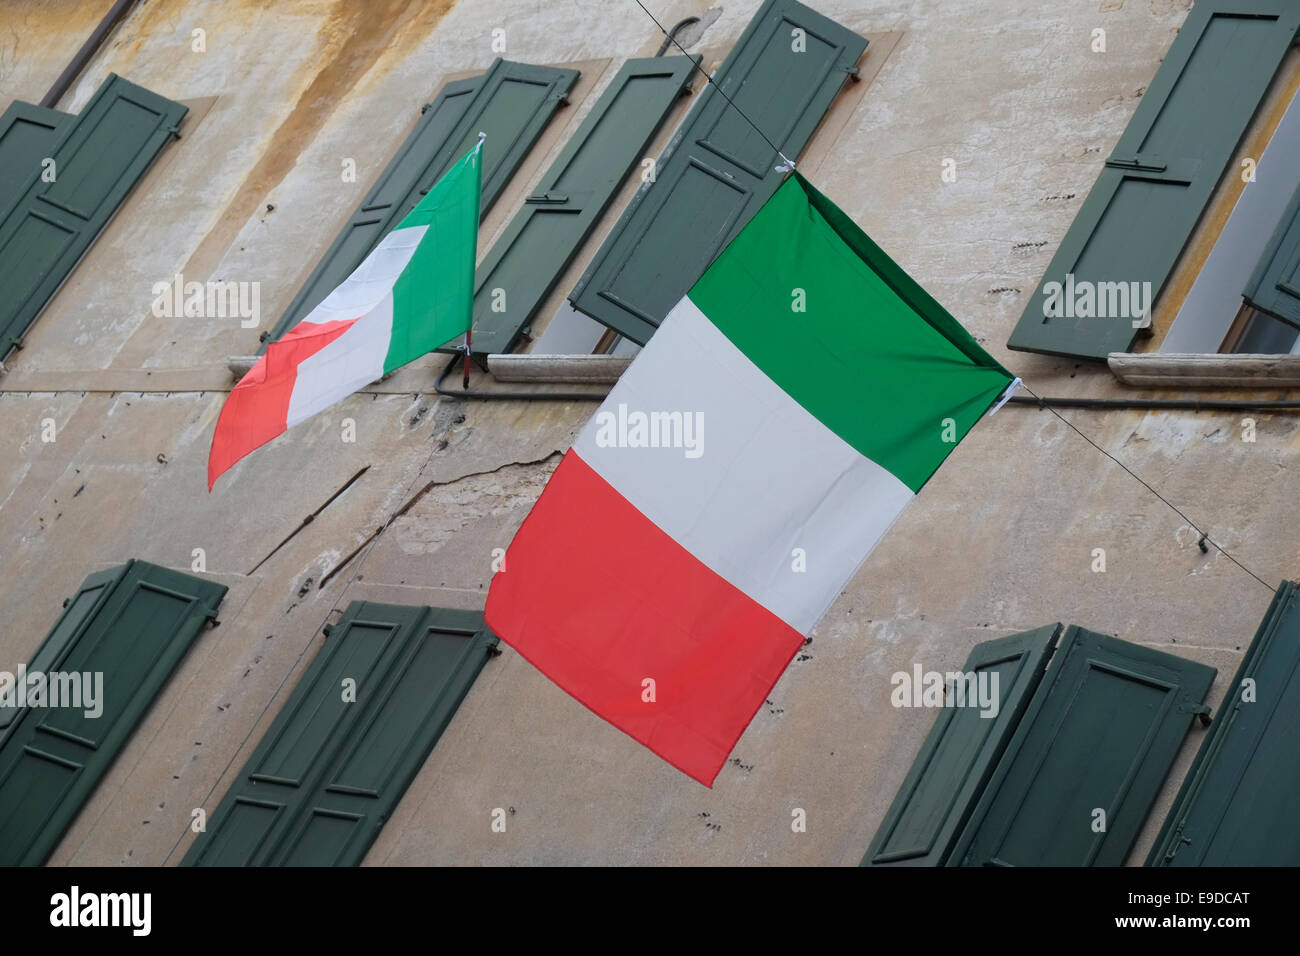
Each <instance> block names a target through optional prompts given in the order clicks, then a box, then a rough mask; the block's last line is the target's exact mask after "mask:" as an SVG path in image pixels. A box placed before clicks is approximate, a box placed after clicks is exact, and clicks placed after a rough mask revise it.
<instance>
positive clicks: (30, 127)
mask: <svg viewBox="0 0 1300 956" xmlns="http://www.w3.org/2000/svg"><path fill="white" fill-rule="evenodd" d="M73 118H74V117H73V116H72V115H71V114H70V113H60V112H59V111H58V110H50V109H46V108H45V107H43V106H33V105H32V104H31V103H23V102H21V101H19V100H14V102H13V103H11V104H10V105H9V108H8V109H7V110H5V111H4V115H2V116H0V211H3V210H5V209H8V208H9V206H10V204H11V203H13V202H15V201H16V200H17V199H18V196H19V195H20V194H21V190H22V188H23V187H24V186H26V185H27V182H28V180H30V179H32V178H33V177H35V176H38V175H40V172H41V169H42V167H41V160H43V159H45V158H46V157H48V156H49V155H50V149H51V147H53V146H54V144H55V143H56V142H57V141H58V138H59V135H60V134H61V133H62V132H63V131H64V130H66V129H67V128H68V125H69V124H70V123H71V122H72V120H73Z"/></svg>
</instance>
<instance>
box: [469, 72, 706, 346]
mask: <svg viewBox="0 0 1300 956" xmlns="http://www.w3.org/2000/svg"><path fill="white" fill-rule="evenodd" d="M694 70H695V61H694V60H693V59H691V58H689V57H685V56H674V57H653V58H650V59H644V60H628V61H627V62H626V63H624V64H623V67H622V68H621V69H620V70H619V71H618V75H616V76H615V77H614V79H613V80H611V81H610V84H609V86H608V87H607V88H606V89H605V92H604V93H603V94H602V95H601V98H600V102H598V103H597V104H596V105H595V107H594V108H593V109H592V111H591V112H590V113H588V114H587V118H586V119H585V120H583V123H582V126H581V127H579V129H578V131H577V132H576V133H574V134H573V137H572V138H571V139H570V140H569V142H568V143H567V144H566V145H565V147H564V151H563V152H562V153H561V154H560V156H559V158H558V159H556V161H555V162H554V163H552V164H551V168H550V169H548V170H547V172H546V175H545V176H543V177H542V180H541V182H540V183H538V186H537V191H536V192H535V193H534V194H533V195H531V196H529V197H528V198H527V199H526V200H525V201H524V208H523V209H521V210H520V211H519V213H518V214H517V215H516V216H515V217H514V219H513V220H511V222H510V225H509V227H507V229H506V231H505V232H504V233H503V234H502V236H501V238H500V239H498V240H497V242H496V243H495V244H494V245H493V246H492V250H491V251H490V252H489V253H488V255H487V258H486V259H485V260H484V262H483V264H482V265H481V266H480V267H479V269H478V280H477V282H476V283H475V287H474V350H475V351H476V352H484V353H487V352H505V351H508V350H509V348H510V346H511V345H513V344H514V341H515V339H516V338H518V336H519V332H520V330H522V329H523V328H524V326H525V325H526V324H527V323H528V321H529V320H530V319H531V318H532V316H533V313H534V312H535V311H536V310H537V307H538V306H539V305H540V304H541V301H542V299H544V298H545V297H546V295H547V294H548V293H549V292H550V291H551V288H552V287H553V286H554V285H555V283H556V281H557V280H558V279H559V277H560V273H561V272H562V271H563V270H564V268H565V267H566V266H568V264H569V262H570V261H571V260H572V259H573V256H574V254H575V253H577V251H578V247H579V246H580V245H582V243H583V241H584V240H585V239H586V238H587V236H588V235H589V234H590V233H591V230H592V227H593V226H595V224H596V220H597V219H598V218H599V217H600V215H601V214H602V213H603V212H604V211H605V209H606V207H608V206H609V203H610V201H611V200H612V199H613V198H614V193H615V192H616V191H617V190H618V187H619V186H620V185H621V184H622V182H623V179H624V178H625V177H626V176H627V174H628V171H629V170H630V169H631V168H632V167H633V166H634V165H635V164H636V162H637V160H638V159H640V158H641V154H642V151H643V150H644V149H645V148H646V146H647V145H649V143H650V140H651V138H652V137H653V136H654V134H655V132H656V131H657V130H658V129H659V127H660V125H661V124H662V123H663V121H664V118H665V117H666V116H667V115H668V111H669V110H670V109H671V108H672V105H673V102H674V101H675V100H676V99H677V97H678V96H680V95H681V94H682V93H684V92H685V91H686V90H687V89H688V88H689V86H690V78H691V74H692V73H693V72H694ZM496 289H501V290H502V291H503V292H504V306H505V311H503V312H497V311H493V305H494V303H493V296H494V290H496Z"/></svg>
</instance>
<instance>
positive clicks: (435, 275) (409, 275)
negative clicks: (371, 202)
mask: <svg viewBox="0 0 1300 956" xmlns="http://www.w3.org/2000/svg"><path fill="white" fill-rule="evenodd" d="M482 145H483V141H482V138H480V139H479V143H478V145H476V146H475V147H474V148H473V149H471V150H470V151H469V153H468V154H466V156H465V157H464V158H463V159H461V160H460V161H459V162H458V163H456V165H455V166H453V167H452V168H451V169H450V170H448V171H447V173H446V175H444V176H443V177H442V178H441V179H440V180H438V182H437V183H436V184H434V186H433V188H432V189H430V190H429V193H428V195H426V196H425V197H424V198H423V199H422V200H420V204H419V205H418V206H416V207H415V208H414V209H413V210H411V212H410V214H409V215H407V217H406V218H405V219H403V220H402V221H401V222H400V223H398V225H397V227H396V228H394V229H393V231H392V232H390V233H389V234H388V235H386V236H385V237H384V238H383V239H382V240H381V241H380V243H379V245H377V246H376V247H375V248H374V250H373V251H372V252H371V253H370V255H368V256H366V258H365V260H364V261H363V262H362V263H361V265H359V266H357V268H356V270H355V271H354V272H353V273H352V274H351V275H350V276H348V277H347V278H346V279H345V280H343V283H342V284H341V285H340V286H339V287H338V288H337V289H335V290H334V291H333V292H331V293H330V294H329V295H328V296H326V297H325V299H324V301H322V302H321V304H320V305H318V306H316V308H314V309H312V311H311V312H310V313H309V314H308V315H307V317H306V318H305V319H303V320H302V321H301V322H299V323H298V324H297V325H295V326H294V327H293V328H292V329H290V330H289V331H288V332H286V333H285V334H284V335H283V336H282V337H281V338H280V339H278V340H277V341H275V342H272V343H271V344H270V345H269V346H267V349H266V354H265V355H263V356H262V358H261V360H260V361H259V362H258V363H257V364H256V365H254V366H253V368H252V369H251V370H250V371H249V372H248V374H247V375H245V376H244V377H243V378H242V379H240V380H239V384H238V385H236V386H235V388H234V389H233V390H232V391H231V393H230V396H229V397H228V398H227V399H226V404H225V406H224V407H223V408H222V409H221V416H220V417H219V418H218V419H217V428H216V431H215V432H214V433H213V435H212V451H211V452H210V453H209V455H208V490H209V491H211V490H212V486H213V485H214V484H215V483H216V480H217V478H218V476H220V475H221V474H222V473H223V472H224V471H226V469H228V468H230V466H231V465H233V464H234V463H235V462H237V461H239V459H241V458H243V457H244V456H245V455H247V454H248V453H249V452H250V451H252V450H253V449H254V448H258V447H260V446H262V445H265V444H266V443H267V442H269V441H270V440H271V439H272V438H275V437H276V436H277V435H279V434H281V433H282V432H284V431H285V430H287V429H288V428H289V427H291V426H293V425H296V424H298V423H299V422H301V421H304V420H305V419H307V418H309V417H311V416H312V415H315V414H316V413H317V412H319V411H322V410H324V409H326V408H329V407H330V406H331V405H333V404H334V403H336V402H339V401H341V400H343V399H344V398H347V397H348V396H349V395H351V394H352V393H353V392H355V391H356V390H357V389H359V388H364V387H365V386H366V385H369V384H370V383H371V382H373V381H376V380H377V379H380V378H383V377H384V376H385V375H387V374H388V373H389V372H392V371H394V370H396V369H398V368H401V367H402V366H403V365H405V364H406V363H408V362H410V361H412V360H414V359H416V358H419V357H420V356H421V355H424V354H425V353H427V352H431V351H433V350H434V349H436V348H438V347H439V346H440V345H443V344H445V343H446V342H447V341H449V340H450V339H453V338H455V337H456V336H457V335H463V334H464V333H466V332H467V331H468V330H469V327H470V321H471V319H472V316H473V304H474V256H475V249H476V242H477V235H478V216H479V192H480V188H481V183H482V172H481V162H480V160H481V156H482Z"/></svg>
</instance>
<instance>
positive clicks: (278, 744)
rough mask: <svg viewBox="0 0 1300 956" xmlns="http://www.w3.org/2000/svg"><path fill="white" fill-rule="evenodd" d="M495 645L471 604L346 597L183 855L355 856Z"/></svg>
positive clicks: (196, 860) (229, 858)
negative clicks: (454, 606)
mask: <svg viewBox="0 0 1300 956" xmlns="http://www.w3.org/2000/svg"><path fill="white" fill-rule="evenodd" d="M496 644H497V639H496V636H495V635H493V634H492V633H491V632H490V631H488V630H487V629H486V628H485V627H484V625H483V615H482V614H481V613H479V612H475V611H456V610H448V609H445V608H427V607H406V606H402V605H390V604H373V603H368V602H361V601H354V602H353V603H352V604H351V605H350V606H349V607H348V609H347V611H346V612H345V613H344V615H343V617H342V619H340V621H339V622H338V624H336V625H334V627H333V628H331V629H330V630H329V634H328V637H327V639H326V643H325V647H324V648H323V649H322V650H321V652H320V653H319V654H318V655H317V656H316V659H315V660H314V661H312V664H311V666H310V667H309V668H308V669H307V671H306V673H305V674H304V675H303V677H302V679H301V680H300V681H299V682H298V685H297V686H296V687H295V688H294V690H293V693H292V694H291V695H290V697H289V699H288V701H287V702H286V703H285V706H284V709H283V710H282V711H281V712H280V714H279V715H278V716H277V717H276V719H275V722H274V723H273V724H272V725H271V727H270V729H269V730H268V731H267V732H266V735H265V736H264V737H263V738H262V741H261V742H260V743H259V744H258V746H257V749H256V750H255V751H254V752H253V755H252V757H250V758H249V761H248V763H247V764H246V765H245V766H244V768H243V770H242V771H241V772H240V774H239V777H238V779H237V780H236V782H235V783H234V784H232V785H231V788H230V790H229V791H228V792H227V794H226V796H225V798H224V799H223V800H222V801H221V804H220V806H218V808H217V810H216V812H215V813H213V814H212V816H211V817H210V819H209V827H208V830H207V832H205V833H203V834H201V835H200V836H199V838H198V840H197V841H195V843H194V845H193V846H192V847H191V848H190V851H189V853H187V854H186V856H185V860H184V865H187V866H249V865H260V866H290V865H311V866H354V865H356V864H358V863H360V862H361V859H362V857H364V856H365V854H366V851H367V850H368V849H369V848H370V846H371V844H372V843H374V841H375V837H377V836H378V835H379V830H380V828H381V827H382V826H383V824H384V821H385V820H386V819H388V816H389V815H390V814H391V813H392V811H393V808H394V807H395V806H396V805H397V802H398V800H400V799H401V797H402V794H403V793H404V792H405V791H406V787H407V785H408V784H409V783H410V782H411V780H412V778H414V776H415V774H416V773H417V772H418V771H419V769H420V766H421V765H422V764H423V763H424V761H425V760H426V759H427V758H428V756H429V752H430V751H431V750H433V746H434V744H435V743H437V741H438V738H439V737H440V736H442V732H443V730H444V729H446V727H447V725H448V724H449V723H450V722H451V718H452V715H454V714H455V712H456V709H457V708H458V707H459V706H460V702H461V701H462V700H463V699H464V697H465V694H466V693H468V692H469V688H470V686H471V685H472V684H473V683H474V678H475V677H477V676H478V672H479V671H480V670H481V669H482V667H483V664H484V662H485V661H486V660H487V656H488V654H489V652H490V651H491V650H492V648H494V647H495V646H496ZM348 678H351V679H352V680H354V681H355V682H356V701H355V702H354V703H351V702H345V701H344V700H343V693H342V688H343V681H344V680H345V679H348Z"/></svg>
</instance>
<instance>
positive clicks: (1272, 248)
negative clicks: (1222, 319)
mask: <svg viewBox="0 0 1300 956" xmlns="http://www.w3.org/2000/svg"><path fill="white" fill-rule="evenodd" d="M1242 295H1243V297H1244V298H1245V300H1246V301H1247V302H1249V303H1250V304H1251V305H1253V306H1254V307H1255V308H1257V309H1259V310H1260V311H1261V312H1267V313H1268V314H1269V315H1271V316H1273V317H1274V318H1277V319H1281V320H1282V321H1283V322H1286V323H1287V324H1289V325H1293V326H1295V327H1297V328H1300V189H1298V190H1296V193H1295V195H1294V196H1292V197H1291V203H1290V205H1289V206H1287V210H1286V212H1285V213H1284V214H1283V215H1282V221H1281V222H1280V223H1278V227H1277V230H1276V231H1275V232H1274V233H1273V238H1272V239H1270V240H1269V243H1268V248H1267V249H1265V250H1264V254H1263V255H1262V256H1261V257H1260V260H1259V263H1258V265H1256V266H1255V272H1254V274H1253V275H1251V277H1250V282H1249V283H1248V284H1247V285H1246V291H1245V292H1244V293H1242Z"/></svg>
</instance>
